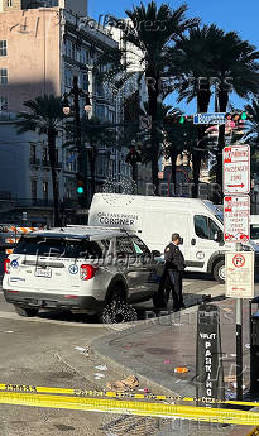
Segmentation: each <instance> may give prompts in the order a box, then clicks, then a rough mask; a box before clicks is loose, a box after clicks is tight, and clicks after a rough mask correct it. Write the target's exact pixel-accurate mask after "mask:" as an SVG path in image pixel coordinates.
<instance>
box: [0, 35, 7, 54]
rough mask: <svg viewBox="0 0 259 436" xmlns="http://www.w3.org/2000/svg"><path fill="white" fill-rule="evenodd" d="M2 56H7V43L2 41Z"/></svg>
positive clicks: (0, 40)
mask: <svg viewBox="0 0 259 436" xmlns="http://www.w3.org/2000/svg"><path fill="white" fill-rule="evenodd" d="M0 56H7V41H6V40H5V39H0Z"/></svg>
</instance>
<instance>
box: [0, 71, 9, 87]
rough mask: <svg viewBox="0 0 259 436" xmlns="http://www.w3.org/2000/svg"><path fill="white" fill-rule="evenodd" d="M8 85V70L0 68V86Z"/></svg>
mask: <svg viewBox="0 0 259 436" xmlns="http://www.w3.org/2000/svg"><path fill="white" fill-rule="evenodd" d="M7 83H8V69H7V68H0V85H6V84H7Z"/></svg>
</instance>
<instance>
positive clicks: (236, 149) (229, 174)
mask: <svg viewBox="0 0 259 436" xmlns="http://www.w3.org/2000/svg"><path fill="white" fill-rule="evenodd" d="M223 164H224V183H223V184H224V192H225V201H224V210H225V214H224V215H225V217H224V218H225V231H224V233H225V235H224V239H225V241H226V242H235V243H236V251H235V252H232V253H227V254H226V296H227V297H232V298H233V297H234V298H236V299H237V300H236V381H237V399H238V400H239V401H242V400H243V331H242V330H243V298H250V297H251V296H253V295H254V252H249V251H248V252H247V251H241V250H239V247H240V242H241V241H242V242H246V241H249V216H250V198H249V196H248V194H249V192H250V148H249V145H245V144H242V145H234V146H231V147H225V149H224V152H223Z"/></svg>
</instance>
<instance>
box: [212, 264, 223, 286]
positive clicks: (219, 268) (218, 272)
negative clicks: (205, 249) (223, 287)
mask: <svg viewBox="0 0 259 436" xmlns="http://www.w3.org/2000/svg"><path fill="white" fill-rule="evenodd" d="M213 275H214V278H215V280H216V282H218V283H225V278H226V267H225V261H224V260H223V259H222V260H220V261H219V262H217V263H216V264H215V266H214V270H213Z"/></svg>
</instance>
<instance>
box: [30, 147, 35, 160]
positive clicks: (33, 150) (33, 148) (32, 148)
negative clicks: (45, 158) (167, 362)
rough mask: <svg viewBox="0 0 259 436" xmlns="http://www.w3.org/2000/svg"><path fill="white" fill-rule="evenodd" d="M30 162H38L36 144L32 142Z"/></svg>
mask: <svg viewBox="0 0 259 436" xmlns="http://www.w3.org/2000/svg"><path fill="white" fill-rule="evenodd" d="M30 163H31V164H35V163H36V144H30Z"/></svg>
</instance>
